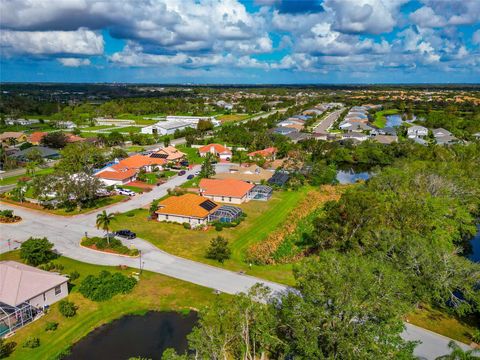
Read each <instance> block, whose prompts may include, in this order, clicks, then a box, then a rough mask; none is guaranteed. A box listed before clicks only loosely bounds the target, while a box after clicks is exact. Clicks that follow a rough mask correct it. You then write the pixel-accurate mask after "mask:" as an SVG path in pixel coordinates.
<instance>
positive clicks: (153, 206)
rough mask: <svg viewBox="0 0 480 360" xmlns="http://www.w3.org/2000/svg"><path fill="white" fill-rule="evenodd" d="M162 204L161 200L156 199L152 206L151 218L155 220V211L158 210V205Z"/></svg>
mask: <svg viewBox="0 0 480 360" xmlns="http://www.w3.org/2000/svg"><path fill="white" fill-rule="evenodd" d="M159 202H160V199H155V200H153V201H152V203H151V204H150V209H149V211H150V218H151V219H153V218H154V216H155V211H157V210H158V203H159Z"/></svg>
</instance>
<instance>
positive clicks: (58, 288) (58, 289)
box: [55, 285, 62, 295]
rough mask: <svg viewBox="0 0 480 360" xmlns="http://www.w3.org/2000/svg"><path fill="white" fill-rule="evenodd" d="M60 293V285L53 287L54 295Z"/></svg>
mask: <svg viewBox="0 0 480 360" xmlns="http://www.w3.org/2000/svg"><path fill="white" fill-rule="evenodd" d="M61 292H62V287H61V286H60V285H58V286H55V295H58V294H60V293H61Z"/></svg>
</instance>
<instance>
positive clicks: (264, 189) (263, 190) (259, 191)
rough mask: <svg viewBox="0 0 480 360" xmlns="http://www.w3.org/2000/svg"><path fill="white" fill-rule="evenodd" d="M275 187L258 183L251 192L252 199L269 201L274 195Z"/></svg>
mask: <svg viewBox="0 0 480 360" xmlns="http://www.w3.org/2000/svg"><path fill="white" fill-rule="evenodd" d="M272 193H273V189H272V188H271V187H270V186H267V185H256V186H255V187H254V188H253V189H252V190H251V191H250V194H249V197H250V199H252V200H262V201H267V200H268V199H270V198H271V197H272Z"/></svg>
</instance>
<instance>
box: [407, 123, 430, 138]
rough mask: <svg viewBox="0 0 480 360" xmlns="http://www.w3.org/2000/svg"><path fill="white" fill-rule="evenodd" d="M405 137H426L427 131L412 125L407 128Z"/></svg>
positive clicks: (422, 127) (424, 128)
mask: <svg viewBox="0 0 480 360" xmlns="http://www.w3.org/2000/svg"><path fill="white" fill-rule="evenodd" d="M407 135H408V137H409V138H410V139H413V138H416V137H423V136H427V135H428V129H427V128H426V127H424V126H419V125H414V126H411V127H409V128H408V130H407Z"/></svg>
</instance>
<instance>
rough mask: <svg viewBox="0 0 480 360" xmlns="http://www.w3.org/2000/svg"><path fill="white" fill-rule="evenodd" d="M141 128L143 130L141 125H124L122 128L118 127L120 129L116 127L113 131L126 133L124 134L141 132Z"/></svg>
mask: <svg viewBox="0 0 480 360" xmlns="http://www.w3.org/2000/svg"><path fill="white" fill-rule="evenodd" d="M140 130H142V128H141V127H139V126H125V127H122V128H120V127H119V128H118V129H115V130H113V131H118V132H120V133H124V134H129V133H135V134H137V133H139V132H140Z"/></svg>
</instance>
